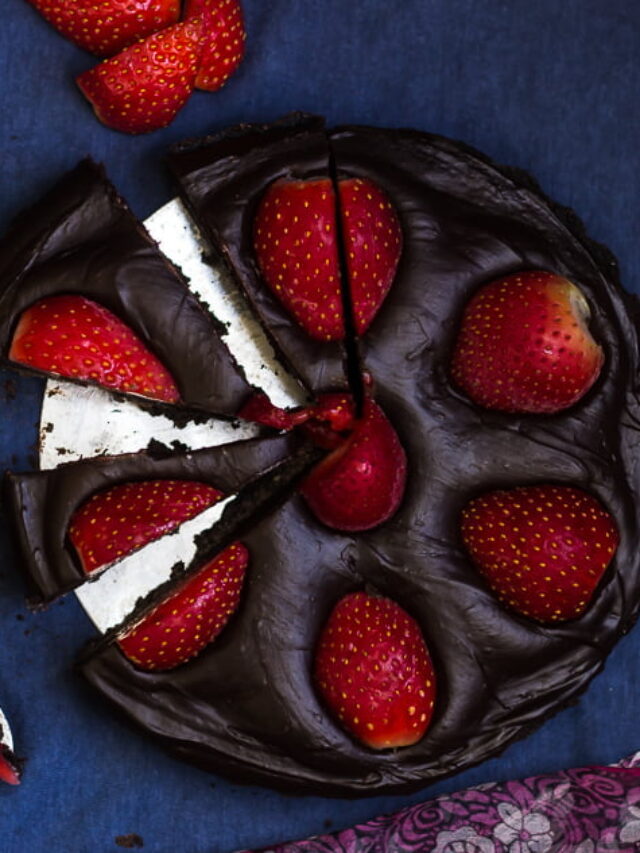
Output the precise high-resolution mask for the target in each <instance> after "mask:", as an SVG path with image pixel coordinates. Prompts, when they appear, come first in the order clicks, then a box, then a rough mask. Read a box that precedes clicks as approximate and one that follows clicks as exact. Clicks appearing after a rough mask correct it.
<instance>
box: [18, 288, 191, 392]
mask: <svg viewBox="0 0 640 853" xmlns="http://www.w3.org/2000/svg"><path fill="white" fill-rule="evenodd" d="M9 358H10V359H11V361H14V362H16V363H18V364H23V365H25V366H28V367H32V368H35V369H36V370H41V371H44V372H46V373H54V374H56V375H58V376H64V377H67V378H70V379H78V380H83V381H88V382H94V383H96V384H98V385H103V386H104V387H106V388H111V389H114V390H116V391H124V392H126V393H129V394H138V395H140V396H142V397H150V398H151V399H154V400H161V401H163V402H167V403H176V402H178V401H179V399H180V395H179V392H178V389H177V387H176V384H175V382H174V381H173V379H172V377H171V375H170V374H169V372H168V371H167V370H166V368H165V367H164V366H163V365H162V364H161V363H160V362H159V361H158V359H157V358H156V357H155V356H154V355H153V354H152V353H151V352H149V350H148V349H147V348H146V347H145V345H144V344H143V343H142V341H140V339H139V338H138V337H137V336H136V335H135V334H134V332H133V331H132V330H131V329H130V328H129V327H128V326H126V325H125V324H124V323H123V322H122V321H121V320H120V319H118V317H116V316H115V315H114V314H112V313H111V312H110V311H108V310H107V309H106V308H104V307H103V306H102V305H98V304H97V303H96V302H93V301H91V300H90V299H85V298H84V297H83V296H75V295H64V296H50V297H46V298H44V299H41V300H40V301H39V302H36V303H34V304H33V305H32V306H31V307H30V308H27V310H26V311H24V313H23V314H22V316H21V317H20V320H19V322H18V325H17V327H16V331H15V333H14V336H13V340H12V342H11V348H10V350H9Z"/></svg>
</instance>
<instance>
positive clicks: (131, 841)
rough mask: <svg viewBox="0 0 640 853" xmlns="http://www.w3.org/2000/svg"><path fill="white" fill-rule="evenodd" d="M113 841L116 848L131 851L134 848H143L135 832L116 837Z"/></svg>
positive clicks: (142, 842)
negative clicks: (124, 848)
mask: <svg viewBox="0 0 640 853" xmlns="http://www.w3.org/2000/svg"><path fill="white" fill-rule="evenodd" d="M115 840H116V844H117V845H118V847H126V849H127V850H133V848H134V847H144V841H143V840H142V837H141V836H140V835H138V834H137V833H135V832H130V833H129V834H128V835H116V839H115Z"/></svg>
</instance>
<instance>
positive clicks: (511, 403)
mask: <svg viewBox="0 0 640 853" xmlns="http://www.w3.org/2000/svg"><path fill="white" fill-rule="evenodd" d="M589 315H590V312H589V305H588V303H587V301H586V299H585V297H584V295H583V294H582V292H581V291H580V289H579V288H578V287H576V285H575V284H572V282H570V281H568V280H567V279H566V278H562V276H559V275H555V274H554V273H550V272H544V271H539V270H536V271H527V272H521V273H516V274H514V275H509V276H506V278H501V279H498V280H497V281H493V282H491V283H490V284H487V285H485V286H484V287H482V288H480V290H479V291H478V292H477V293H476V294H475V296H474V297H473V298H472V299H471V301H470V302H469V304H468V305H467V307H466V309H465V312H464V316H463V318H462V325H461V328H460V332H459V334H458V339H457V341H456V345H455V350H454V354H453V363H452V368H451V376H452V378H453V381H454V382H455V383H456V384H457V385H458V386H459V387H460V388H461V389H462V390H463V391H465V392H466V393H467V394H468V395H469V397H471V399H472V400H473V401H474V402H475V403H478V405H480V406H485V407H487V408H489V409H499V410H501V411H504V412H531V413H537V414H543V413H549V414H551V413H553V412H559V411H561V410H562V409H566V408H567V407H568V406H571V405H573V404H574V403H576V402H577V401H578V400H579V399H580V398H581V397H582V396H584V394H586V392H587V391H588V390H589V388H591V386H592V385H593V383H594V382H595V381H596V379H597V378H598V375H599V373H600V370H601V368H602V365H603V363H604V355H603V352H602V348H601V347H600V346H599V345H598V343H596V341H595V340H594V339H593V337H592V336H591V333H590V332H589V328H588V320H589Z"/></svg>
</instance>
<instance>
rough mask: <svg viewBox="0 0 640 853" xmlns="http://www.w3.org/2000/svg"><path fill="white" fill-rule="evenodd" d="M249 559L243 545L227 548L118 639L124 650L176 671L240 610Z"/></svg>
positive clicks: (139, 661)
mask: <svg viewBox="0 0 640 853" xmlns="http://www.w3.org/2000/svg"><path fill="white" fill-rule="evenodd" d="M248 562H249V552H248V551H247V549H246V548H245V546H244V545H243V544H242V543H240V542H237V543H235V544H233V545H230V546H229V547H228V548H225V550H224V551H222V553H220V554H219V555H218V556H217V557H216V558H215V559H213V560H211V561H210V562H209V563H207V565H206V566H204V568H202V569H201V570H200V572H199V573H198V574H197V575H196V576H195V577H193V578H192V579H191V580H189V581H188V582H187V583H186V585H185V586H183V587H182V589H180V590H179V591H178V592H176V593H175V594H174V595H172V596H171V597H170V598H168V599H167V600H166V601H164V602H163V603H162V604H160V605H159V606H158V607H157V608H156V609H155V610H154V611H153V612H152V613H150V614H149V615H148V616H147V617H146V618H145V619H144V620H143V621H142V622H140V624H138V625H137V626H136V627H135V628H134V629H133V630H132V631H130V632H129V633H128V634H126V635H125V636H124V637H122V638H121V639H120V640H118V643H119V645H120V648H121V649H122V651H123V652H124V654H125V655H126V656H127V657H128V658H129V659H130V660H131V661H133V663H135V664H136V665H137V666H139V667H140V668H141V669H146V670H165V669H173V668H174V667H176V666H179V665H180V664H182V663H185V661H187V660H189V659H190V658H192V657H194V656H195V655H197V654H199V653H200V652H201V651H202V650H203V649H204V648H205V646H207V645H208V644H209V643H211V642H212V641H213V640H214V639H215V638H216V637H217V636H218V634H219V633H220V632H221V631H222V629H223V628H224V626H225V625H226V624H227V622H228V621H229V619H230V618H231V616H232V614H233V613H234V611H235V610H236V608H237V606H238V603H239V601H240V593H241V590H242V584H243V581H244V576H245V571H246V568H247V565H248Z"/></svg>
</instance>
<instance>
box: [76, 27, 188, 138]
mask: <svg viewBox="0 0 640 853" xmlns="http://www.w3.org/2000/svg"><path fill="white" fill-rule="evenodd" d="M201 32H202V21H201V19H200V18H193V19H191V20H190V21H183V22H181V23H179V24H174V25H173V26H172V27H167V28H166V29H164V30H161V31H160V32H158V33H156V34H155V35H152V36H148V37H147V38H146V39H144V40H143V41H140V42H137V43H136V44H134V45H132V46H131V47H128V48H126V49H125V50H123V51H122V52H121V53H119V54H117V55H116V56H114V57H112V58H111V59H107V60H105V61H104V62H101V63H100V65H96V66H95V67H94V68H91V69H90V70H89V71H85V72H84V73H83V74H80V76H79V77H78V78H77V79H76V82H77V84H78V86H79V87H80V89H81V91H82V93H83V94H84V95H85V97H86V98H87V99H88V100H89V101H90V102H91V104H92V106H93V108H94V110H95V112H96V115H97V116H98V118H99V119H100V121H101V122H103V123H104V124H106V125H107V126H108V127H112V128H113V129H114V130H121V131H123V132H124V133H148V132H149V131H152V130H157V129H158V128H160V127H165V126H166V125H168V124H169V123H170V122H172V121H173V119H174V118H175V117H176V115H177V113H178V112H179V111H180V109H181V108H182V107H183V106H184V105H185V104H186V102H187V100H188V99H189V96H190V95H191V93H192V92H193V89H194V86H195V80H196V74H197V71H198V63H199V61H200V54H201V45H200V36H201Z"/></svg>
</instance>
